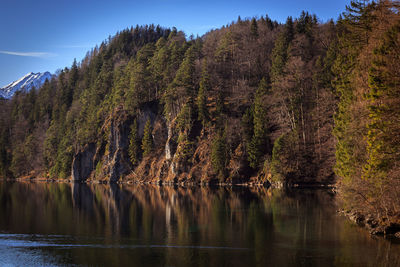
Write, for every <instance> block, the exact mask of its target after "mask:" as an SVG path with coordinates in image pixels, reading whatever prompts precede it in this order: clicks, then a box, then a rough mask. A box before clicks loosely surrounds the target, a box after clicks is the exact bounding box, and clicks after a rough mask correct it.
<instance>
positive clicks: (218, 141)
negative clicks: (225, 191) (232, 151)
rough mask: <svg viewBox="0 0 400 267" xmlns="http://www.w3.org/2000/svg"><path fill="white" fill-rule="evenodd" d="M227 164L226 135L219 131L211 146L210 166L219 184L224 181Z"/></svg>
mask: <svg viewBox="0 0 400 267" xmlns="http://www.w3.org/2000/svg"><path fill="white" fill-rule="evenodd" d="M226 162H227V147H226V133H225V131H222V130H219V131H218V132H217V134H216V135H215V136H214V138H213V141H212V144H211V164H212V167H213V170H214V172H215V173H216V174H217V177H218V179H219V181H220V182H224V181H225V176H226Z"/></svg>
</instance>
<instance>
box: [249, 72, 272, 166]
mask: <svg viewBox="0 0 400 267" xmlns="http://www.w3.org/2000/svg"><path fill="white" fill-rule="evenodd" d="M267 91H268V84H267V82H266V80H265V78H263V79H262V80H261V81H260V84H259V86H258V89H257V92H256V96H255V99H254V109H253V110H254V117H253V119H254V121H253V125H254V131H253V133H254V134H253V137H252V139H251V143H250V145H249V148H248V155H249V157H248V160H249V163H250V167H252V168H253V169H257V168H258V167H259V165H260V163H261V160H262V156H263V155H264V153H265V152H266V151H267V150H268V147H267V146H268V143H267V116H266V108H265V105H264V96H265V95H266V94H267Z"/></svg>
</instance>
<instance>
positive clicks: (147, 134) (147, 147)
mask: <svg viewBox="0 0 400 267" xmlns="http://www.w3.org/2000/svg"><path fill="white" fill-rule="evenodd" d="M152 131H153V129H152V127H151V121H150V119H148V120H147V122H146V125H145V126H144V132H143V139H142V150H143V157H146V156H148V155H149V154H150V153H151V151H152V150H153V134H152Z"/></svg>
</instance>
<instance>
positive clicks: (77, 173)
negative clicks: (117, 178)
mask: <svg viewBox="0 0 400 267" xmlns="http://www.w3.org/2000/svg"><path fill="white" fill-rule="evenodd" d="M95 152H96V146H95V144H93V143H91V144H88V145H86V146H85V147H84V148H83V149H82V150H81V151H79V152H78V153H77V154H76V155H75V156H74V159H73V161H72V174H71V178H72V181H75V182H83V181H86V180H87V178H88V177H89V176H90V174H91V173H92V171H93V169H94V166H93V165H94V164H93V157H94V155H95Z"/></svg>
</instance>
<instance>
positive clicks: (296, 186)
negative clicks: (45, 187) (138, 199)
mask: <svg viewBox="0 0 400 267" xmlns="http://www.w3.org/2000/svg"><path fill="white" fill-rule="evenodd" d="M0 181H7V182H32V183H35V182H41V183H70V184H73V183H76V184H104V185H107V184H118V185H158V186H222V187H232V186H243V187H266V188H277V189H331V190H332V191H333V192H335V191H336V190H335V189H336V187H335V185H334V184H323V183H297V184H282V183H270V182H269V181H267V182H263V183H253V182H244V183H243V182H238V183H219V182H188V181H184V182H172V181H161V180H159V181H132V180H128V181H116V182H110V181H108V180H86V181H75V180H72V179H53V178H0Z"/></svg>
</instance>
